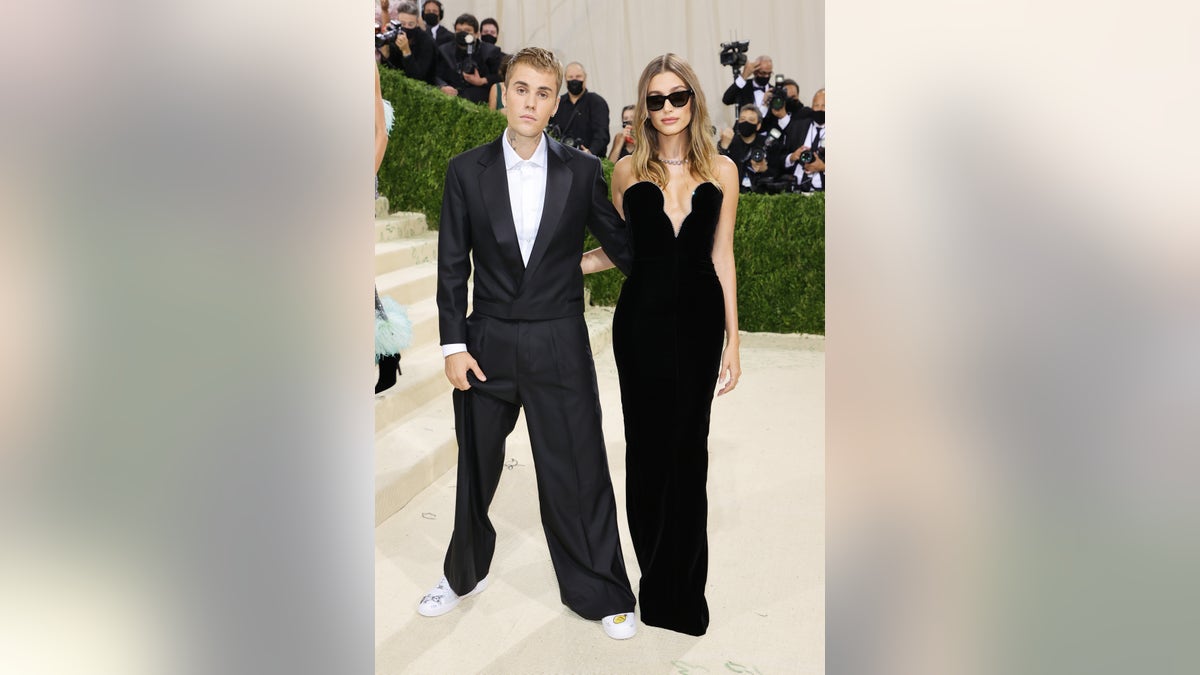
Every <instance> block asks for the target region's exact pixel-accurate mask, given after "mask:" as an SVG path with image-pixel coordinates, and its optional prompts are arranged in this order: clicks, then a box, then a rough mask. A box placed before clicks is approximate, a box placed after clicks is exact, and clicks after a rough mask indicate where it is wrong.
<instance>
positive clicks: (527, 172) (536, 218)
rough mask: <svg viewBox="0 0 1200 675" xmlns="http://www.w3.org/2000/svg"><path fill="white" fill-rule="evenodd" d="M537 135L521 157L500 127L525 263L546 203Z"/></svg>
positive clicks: (457, 347) (451, 347)
mask: <svg viewBox="0 0 1200 675" xmlns="http://www.w3.org/2000/svg"><path fill="white" fill-rule="evenodd" d="M545 136H546V135H545V134H542V135H541V136H539V137H538V144H537V147H536V148H534V150H533V154H532V155H531V156H530V157H529V159H521V156H520V155H518V154H517V151H516V150H514V149H513V147H512V143H510V142H509V140H508V130H507V129H505V130H504V135H503V137H502V138H503V140H501V141H500V147H501V148H502V149H503V150H504V169H505V171H506V173H507V178H508V203H509V206H511V207H512V219H513V224H514V225H516V230H517V244H518V245H519V246H520V247H521V260H522V261H523V262H524V263H525V264H526V265H528V264H529V254H531V253H533V242H534V241H535V240H536V239H537V233H538V228H539V227H541V224H542V209H543V208H544V207H545V205H546V138H545ZM465 351H467V345H465V344H463V343H454V344H447V345H442V357H443V358H444V357H447V356H450V355H451V354H457V353H458V352H465Z"/></svg>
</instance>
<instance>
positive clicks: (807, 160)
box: [799, 147, 825, 164]
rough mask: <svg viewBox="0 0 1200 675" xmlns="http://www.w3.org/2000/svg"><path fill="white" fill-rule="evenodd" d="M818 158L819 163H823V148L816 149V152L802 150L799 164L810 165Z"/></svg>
mask: <svg viewBox="0 0 1200 675" xmlns="http://www.w3.org/2000/svg"><path fill="white" fill-rule="evenodd" d="M818 157H820V158H821V161H822V162H824V161H825V148H823V147H821V148H817V149H816V151H813V150H804V151H802V152H801V153H800V160H799V162H800V164H812V163H813V160H815V159H816V158H818Z"/></svg>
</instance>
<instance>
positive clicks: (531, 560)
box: [375, 334, 825, 675]
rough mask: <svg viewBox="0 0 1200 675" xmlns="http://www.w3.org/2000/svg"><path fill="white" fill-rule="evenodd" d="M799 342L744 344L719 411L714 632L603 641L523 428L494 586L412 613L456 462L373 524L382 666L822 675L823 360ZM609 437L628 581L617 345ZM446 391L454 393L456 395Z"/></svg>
mask: <svg viewBox="0 0 1200 675" xmlns="http://www.w3.org/2000/svg"><path fill="white" fill-rule="evenodd" d="M822 350H823V341H822V340H820V339H819V338H818V339H814V338H806V337H802V336H776V335H761V334H756V335H746V336H744V337H743V346H742V368H743V371H744V372H743V376H742V381H741V384H740V385H739V386H738V388H737V390H735V391H734V392H733V393H732V394H729V395H727V396H722V397H721V398H718V399H717V400H716V401H715V402H714V404H713V415H712V432H711V434H710V439H709V451H710V464H709V480H708V493H709V549H710V562H709V577H708V593H707V596H708V602H709V607H710V611H711V615H712V619H711V624H710V626H709V630H708V634H707V635H705V636H703V637H700V638H695V637H691V636H688V635H681V634H678V633H673V632H670V631H666V630H662V629H658V628H652V627H648V626H641V627H640V629H639V631H638V635H637V636H636V637H634V638H633V639H631V640H626V641H616V640H611V639H609V638H608V637H606V636H605V635H604V633H603V631H602V630H601V628H600V625H599V623H598V622H590V621H585V620H583V619H581V618H579V617H578V616H576V615H575V614H574V613H572V612H570V611H569V610H568V609H566V608H565V607H564V606H563V605H562V604H561V603H560V602H559V599H558V587H557V584H556V582H555V579H554V572H553V569H552V568H551V566H550V557H549V554H548V553H547V551H546V541H545V539H544V536H543V534H542V528H541V524H540V521H539V520H538V506H537V493H536V485H535V481H534V474H533V467H532V465H531V461H532V459H531V453H530V449H529V437H528V435H527V433H526V431H525V423H524V420H523V419H522V420H521V421H520V422H518V424H517V431H516V432H514V433H513V435H512V436H511V437H510V439H509V443H508V454H507V458H506V466H507V467H508V468H506V469H505V472H504V476H503V477H502V479H501V481H500V488H499V490H498V492H497V494H496V499H495V501H494V503H493V504H492V509H491V516H492V522H493V524H494V525H495V527H496V532H497V538H498V542H497V550H496V557H495V560H494V562H493V564H492V570H491V580H490V584H491V585H490V586H489V588H488V589H487V590H486V591H485V592H484V593H481V594H480V595H479V596H477V597H474V598H469V599H467V600H464V601H463V602H462V604H460V605H459V606H458V607H457V608H456V609H454V610H453V611H452V612H450V613H449V614H446V615H445V616H441V617H437V618H432V619H431V618H425V617H422V616H420V615H418V614H417V613H416V604H417V601H418V600H420V598H421V596H422V595H424V593H425V592H426V591H427V590H428V588H429V587H430V586H432V585H433V584H434V583H435V582H437V580H438V579H439V578H440V577H441V566H442V558H443V556H444V554H445V550H446V544H447V542H448V540H449V536H450V530H451V527H452V521H453V515H454V513H453V508H454V479H455V475H454V470H453V469H452V470H451V471H449V472H447V473H446V474H445V475H443V476H441V477H440V478H439V479H438V480H437V481H436V482H435V483H434V484H433V485H431V486H430V487H429V488H428V489H426V490H425V491H424V492H422V493H421V494H419V495H418V496H417V497H416V498H414V499H413V500H412V501H411V502H410V503H409V504H408V505H407V506H405V507H404V508H403V509H402V510H401V511H400V512H398V513H397V514H396V515H394V516H392V517H391V518H389V519H388V520H386V521H384V522H383V523H382V524H381V525H380V526H379V527H378V528H377V529H376V563H375V565H376V572H375V597H376V609H375V616H376V619H375V626H376V628H375V630H376V636H375V643H376V672H378V673H422V674H425V673H428V674H442V673H452V674H456V675H457V674H459V673H503V674H508V673H512V674H520V675H525V674H530V673H624V674H637V675H640V674H642V673H646V674H657V673H681V674H686V673H760V674H762V675H773V674H776V673H823V672H824V667H825V648H824V641H825V619H824V615H825V541H824V536H825V485H824V474H825V456H824V442H825V427H824V416H825V403H824V401H825V395H824V394H825V355H824V352H823V351H822ZM596 368H597V372H598V374H599V378H600V379H599V383H600V396H601V404H602V406H603V409H604V432H605V439H606V441H607V444H608V452H609V466H610V467H611V471H612V475H613V483H614V488H615V490H616V498H617V516H618V520H619V525H620V531H621V540H622V543H623V545H624V554H625V562H626V565H627V567H628V571H629V577H630V580H631V581H632V582H633V584H634V591H635V592H636V590H637V578H638V568H637V559H636V557H635V556H634V553H633V549H632V547H631V546H630V544H629V537H628V527H627V525H626V521H625V511H624V504H625V488H624V481H625V462H624V453H625V443H624V435H623V431H622V426H621V405H620V396H619V390H618V385H617V372H616V366H615V364H614V362H613V358H612V351H611V349H607V348H606V349H604V351H603V352H602V353H600V354H597V355H596ZM447 396H449V392H447Z"/></svg>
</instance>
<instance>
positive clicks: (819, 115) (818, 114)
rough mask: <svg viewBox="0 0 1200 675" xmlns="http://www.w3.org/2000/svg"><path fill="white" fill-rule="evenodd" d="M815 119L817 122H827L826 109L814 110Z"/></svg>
mask: <svg viewBox="0 0 1200 675" xmlns="http://www.w3.org/2000/svg"><path fill="white" fill-rule="evenodd" d="M813 121H814V122H816V123H817V124H825V111H824V110H814V111H813Z"/></svg>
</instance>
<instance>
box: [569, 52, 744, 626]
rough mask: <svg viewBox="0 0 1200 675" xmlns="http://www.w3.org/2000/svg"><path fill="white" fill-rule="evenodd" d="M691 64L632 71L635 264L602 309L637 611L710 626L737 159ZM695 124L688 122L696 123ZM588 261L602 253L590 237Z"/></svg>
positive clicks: (731, 373) (661, 63) (625, 208)
mask: <svg viewBox="0 0 1200 675" xmlns="http://www.w3.org/2000/svg"><path fill="white" fill-rule="evenodd" d="M709 126H710V122H709V118H708V109H707V105H706V102H705V99H704V95H703V93H702V92H701V91H700V85H699V82H698V80H697V78H696V75H695V72H694V71H693V70H692V68H691V66H689V65H688V64H687V63H686V62H685V61H683V60H682V59H681V58H679V57H678V56H676V55H674V54H666V55H664V56H660V57H658V58H655V59H654V60H653V61H651V62H650V64H649V65H647V66H646V69H645V70H644V71H643V72H642V76H641V78H640V79H639V80H638V98H637V103H636V108H635V110H634V134H635V150H634V152H633V154H632V155H631V156H629V157H625V158H623V159H621V160H620V161H619V162H617V165H616V168H615V169H614V170H613V177H612V195H613V204H614V205H615V206H616V207H617V210H618V211H620V212H621V213H622V215H623V216H624V218H625V222H626V223H627V224H628V226H629V230H630V239H631V242H632V246H633V253H634V263H633V271H632V273H631V274H630V276H629V278H628V279H626V280H625V284H624V286H623V287H622V289H621V297H620V300H619V301H618V302H617V311H616V315H615V316H614V318H613V353H614V356H615V357H616V361H617V369H618V372H619V377H620V382H621V407H622V410H623V412H624V416H625V444H626V451H625V453H626V454H625V458H626V459H625V462H626V510H627V512H628V517H629V533H630V536H631V537H632V539H633V547H634V551H635V552H636V553H637V559H638V565H639V567H640V568H641V573H642V577H641V584H640V586H639V589H638V599H639V604H640V606H641V616H642V622H643V623H645V624H647V625H650V626H659V627H661V628H668V629H670V630H674V631H678V632H681V633H687V634H690V635H703V634H704V632H705V631H706V630H707V628H708V603H707V602H706V601H705V599H704V584H705V580H706V578H707V575H708V535H707V523H708V496H707V490H706V487H705V483H706V481H707V476H708V427H709V412H710V410H711V408H712V401H713V392H714V390H715V389H716V388H717V385H718V383H720V385H721V388H720V391H719V392H717V395H718V396H720V395H722V394H726V393H728V392H730V391H732V390H733V388H734V387H735V386H736V385H737V381H738V378H739V377H740V375H741V365H740V361H739V358H738V344H739V339H738V323H737V285H736V276H735V273H734V263H733V223H734V217H735V215H736V212H737V200H738V173H737V167H736V166H735V165H734V164H733V162H732V161H730V160H729V158H727V157H724V156H721V155H719V154H718V153H717V149H716V146H715V145H714V142H713V140H712V139H711V138H710V137H709V135H708V134H707V133H705V132H704V131H703V130H705V129H708V128H709ZM693 131H694V132H695V133H693ZM582 267H583V271H584V272H585V273H588V272H594V271H599V270H603V269H607V268H608V267H611V263H610V262H609V261H608V259H607V257H606V256H605V255H604V252H603V251H602V250H600V249H596V250H594V251H589V252H587V253H586V254H584V259H583V262H582Z"/></svg>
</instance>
